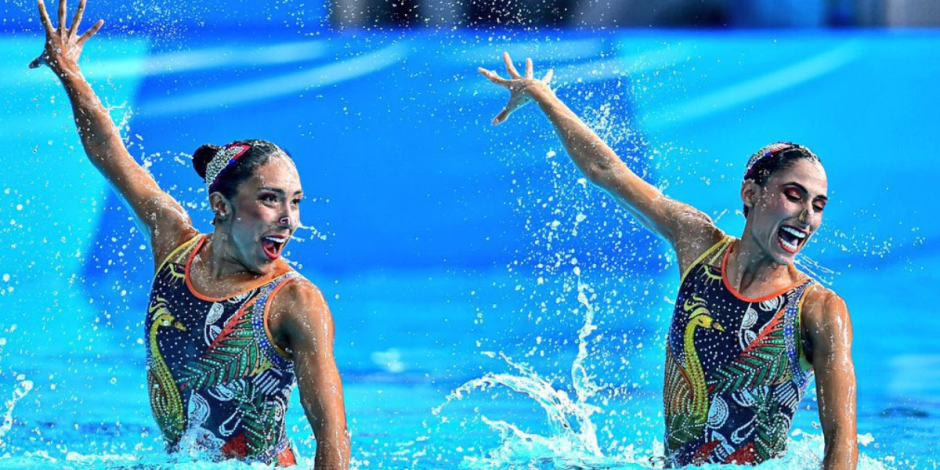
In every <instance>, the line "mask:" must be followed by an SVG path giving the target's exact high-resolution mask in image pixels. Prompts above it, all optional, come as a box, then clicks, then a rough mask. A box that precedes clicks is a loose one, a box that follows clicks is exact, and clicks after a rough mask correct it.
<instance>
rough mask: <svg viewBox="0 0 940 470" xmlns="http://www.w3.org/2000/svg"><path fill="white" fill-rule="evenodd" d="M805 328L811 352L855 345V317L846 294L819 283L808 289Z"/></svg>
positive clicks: (803, 320)
mask: <svg viewBox="0 0 940 470" xmlns="http://www.w3.org/2000/svg"><path fill="white" fill-rule="evenodd" d="M800 321H801V330H802V332H803V333H804V334H805V335H806V339H808V340H809V347H810V351H811V354H810V356H815V355H816V354H815V353H813V351H815V352H816V353H822V354H823V355H828V354H829V353H832V352H835V351H849V350H851V345H852V320H851V319H850V318H849V309H848V307H847V306H846V305H845V301H844V300H843V299H842V297H839V295H837V294H836V293H835V292H833V291H832V290H830V289H828V288H826V287H824V286H821V285H819V284H817V285H816V286H814V287H813V288H812V290H810V291H809V292H807V293H806V297H805V298H804V300H803V308H802V311H801V313H800Z"/></svg>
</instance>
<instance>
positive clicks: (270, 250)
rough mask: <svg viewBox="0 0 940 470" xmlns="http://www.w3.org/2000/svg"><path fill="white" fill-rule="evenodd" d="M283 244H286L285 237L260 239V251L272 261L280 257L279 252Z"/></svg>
mask: <svg viewBox="0 0 940 470" xmlns="http://www.w3.org/2000/svg"><path fill="white" fill-rule="evenodd" d="M285 244H287V237H264V238H262V239H261V249H263V250H264V254H265V255H267V256H268V258H270V259H272V260H275V259H277V258H278V257H279V256H281V250H282V249H283V248H284V245H285Z"/></svg>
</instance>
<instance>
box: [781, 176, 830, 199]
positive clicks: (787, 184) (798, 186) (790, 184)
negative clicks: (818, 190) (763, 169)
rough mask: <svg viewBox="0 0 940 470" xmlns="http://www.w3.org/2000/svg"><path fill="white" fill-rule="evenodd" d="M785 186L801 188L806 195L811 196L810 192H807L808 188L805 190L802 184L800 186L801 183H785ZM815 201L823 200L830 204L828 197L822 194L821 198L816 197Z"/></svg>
mask: <svg viewBox="0 0 940 470" xmlns="http://www.w3.org/2000/svg"><path fill="white" fill-rule="evenodd" d="M783 185H784V186H796V187H797V188H799V190H800V191H803V192H804V193H806V194H809V191H807V190H806V188H805V187H804V186H803V185H802V184H800V183H797V182H794V181H791V182H789V183H784V184H783ZM813 200H814V201H818V200H822V201H825V202H829V198H828V197H826V196H825V195H822V194H820V195H819V196H816V197H814V198H813Z"/></svg>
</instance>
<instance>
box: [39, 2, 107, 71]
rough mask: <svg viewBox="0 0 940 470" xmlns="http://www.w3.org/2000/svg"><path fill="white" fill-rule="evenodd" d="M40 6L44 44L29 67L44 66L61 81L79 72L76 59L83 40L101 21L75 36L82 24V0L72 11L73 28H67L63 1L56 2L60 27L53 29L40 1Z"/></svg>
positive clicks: (92, 34) (80, 53) (96, 30)
mask: <svg viewBox="0 0 940 470" xmlns="http://www.w3.org/2000/svg"><path fill="white" fill-rule="evenodd" d="M37 3H38V5H39V20H40V21H41V22H42V26H43V27H44V28H45V29H46V45H45V47H44V48H43V51H42V54H40V55H39V57H37V58H36V59H35V60H33V61H32V62H30V63H29V68H31V69H34V68H37V67H39V66H41V65H43V64H45V65H48V66H49V68H51V69H52V71H53V72H55V73H56V75H58V76H59V77H60V78H66V76H68V75H70V74H76V73H79V68H78V58H79V56H81V55H82V47H83V46H84V45H85V41H88V39H89V38H91V37H92V36H94V35H95V33H97V32H98V29H100V28H101V25H103V24H104V20H98V22H97V23H95V24H94V25H93V26H92V27H91V28H89V29H88V31H85V34H82V35H81V36H79V35H78V25H79V23H81V21H82V14H83V13H84V12H85V0H81V1H80V2H79V3H78V9H76V10H75V16H74V17H73V18H72V26H71V27H70V28H67V29H66V27H65V26H66V21H65V17H66V15H65V14H66V11H67V8H66V0H59V27H58V29H56V28H53V27H52V20H50V19H49V13H47V12H46V5H45V4H44V3H43V1H42V0H38V1H37Z"/></svg>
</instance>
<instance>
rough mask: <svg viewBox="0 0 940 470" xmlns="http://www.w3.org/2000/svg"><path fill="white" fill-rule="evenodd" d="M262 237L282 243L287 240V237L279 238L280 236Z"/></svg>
mask: <svg viewBox="0 0 940 470" xmlns="http://www.w3.org/2000/svg"><path fill="white" fill-rule="evenodd" d="M264 238H266V239H268V240H271V241H272V242H274V243H284V242H286V241H287V238H281V237H264Z"/></svg>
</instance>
